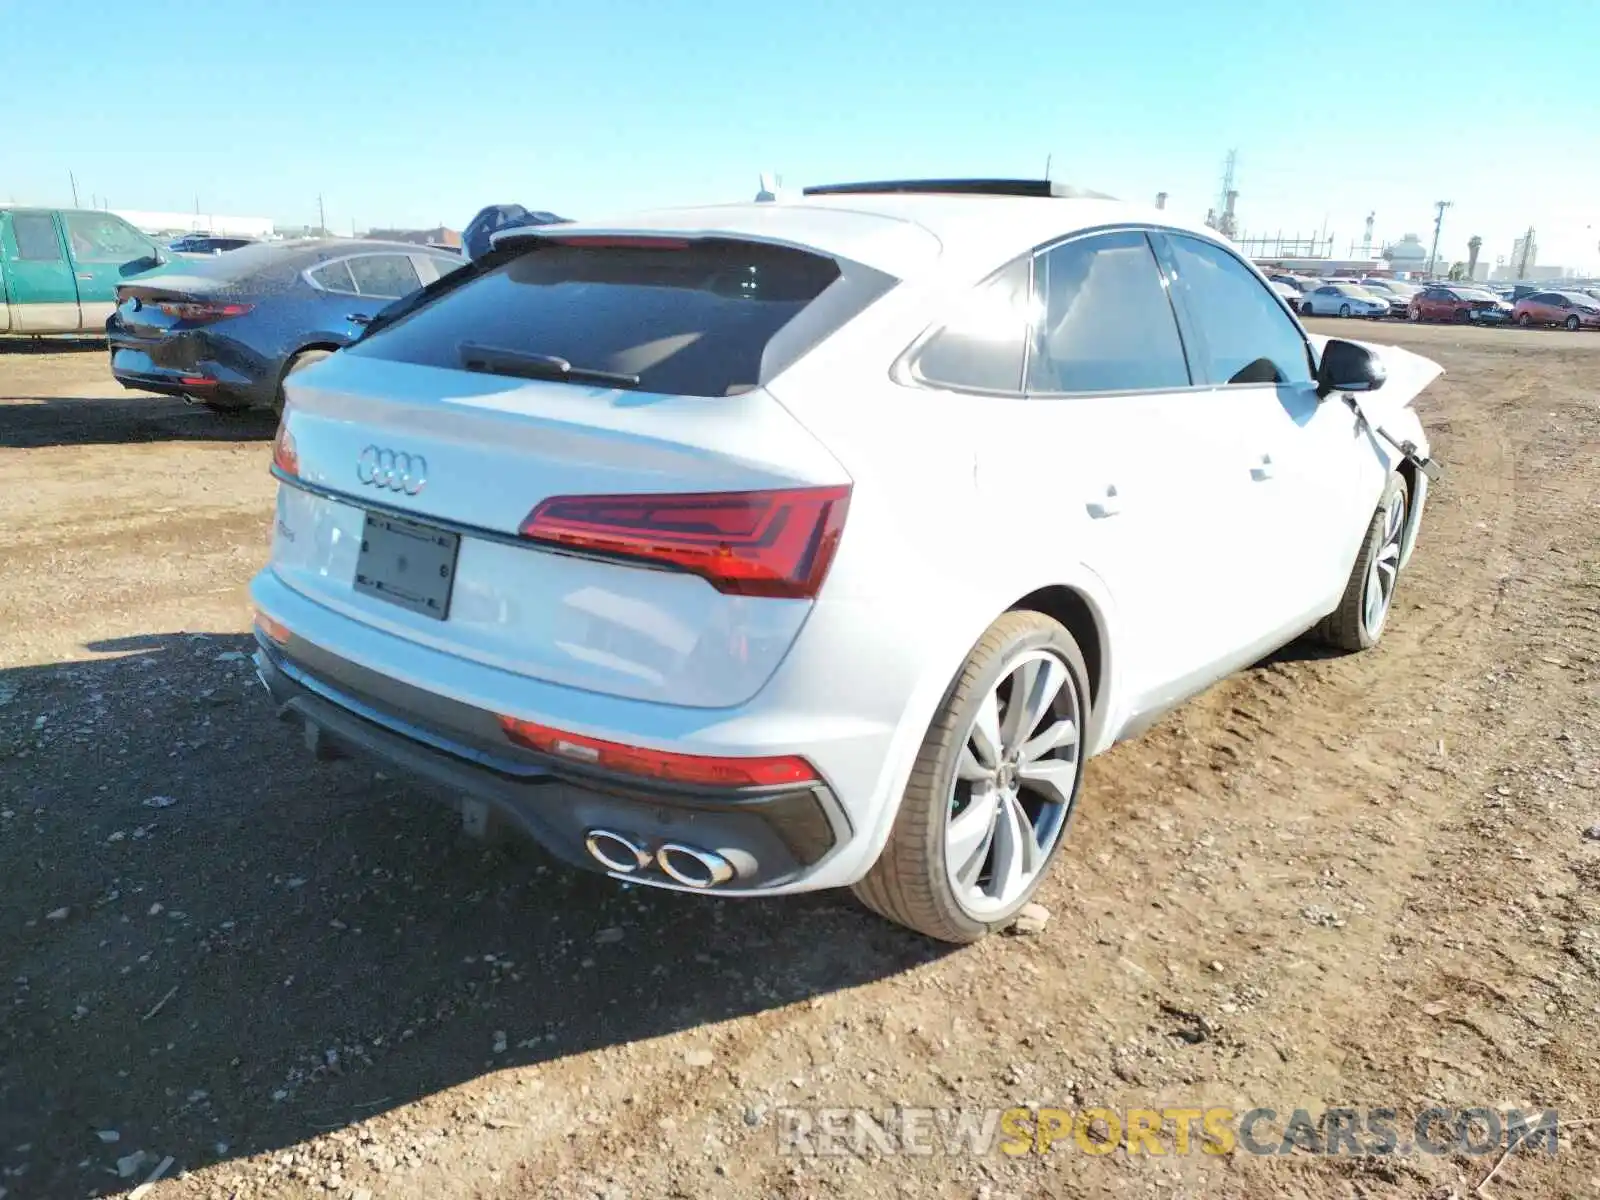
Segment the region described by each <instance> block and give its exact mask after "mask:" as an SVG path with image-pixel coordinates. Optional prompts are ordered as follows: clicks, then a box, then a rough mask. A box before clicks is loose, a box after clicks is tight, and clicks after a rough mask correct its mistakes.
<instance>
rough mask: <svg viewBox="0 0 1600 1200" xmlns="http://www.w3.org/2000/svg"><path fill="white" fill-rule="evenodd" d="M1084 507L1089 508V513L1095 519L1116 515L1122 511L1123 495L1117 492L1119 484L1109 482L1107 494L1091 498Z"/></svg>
mask: <svg viewBox="0 0 1600 1200" xmlns="http://www.w3.org/2000/svg"><path fill="white" fill-rule="evenodd" d="M1084 507H1086V508H1087V509H1088V510H1089V515H1090V516H1091V517H1093V518H1094V519H1095V520H1097V521H1098V520H1100V519H1101V518H1103V517H1114V516H1116V515H1117V514H1118V513H1119V512H1121V511H1122V497H1121V496H1120V495H1118V494H1117V485H1116V484H1114V483H1113V484H1108V485H1107V487H1106V491H1105V495H1103V496H1098V497H1096V498H1095V499H1093V500H1090V501H1089V502H1088V503H1087V504H1086V505H1085V506H1084Z"/></svg>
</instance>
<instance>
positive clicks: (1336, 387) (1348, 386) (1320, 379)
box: [1317, 338, 1389, 396]
mask: <svg viewBox="0 0 1600 1200" xmlns="http://www.w3.org/2000/svg"><path fill="white" fill-rule="evenodd" d="M1388 377H1389V372H1388V371H1386V370H1385V369H1384V366H1383V360H1382V359H1380V358H1379V357H1378V356H1377V355H1376V354H1374V353H1373V352H1372V351H1371V350H1368V349H1367V348H1366V347H1365V346H1358V345H1356V344H1355V343H1354V342H1346V341H1341V340H1339V339H1338V338H1333V339H1331V340H1330V341H1329V342H1328V344H1327V345H1326V346H1325V347H1323V350H1322V361H1321V362H1320V363H1318V364H1317V395H1319V396H1326V395H1327V394H1328V393H1329V392H1375V391H1377V390H1378V389H1379V388H1381V387H1382V386H1383V383H1384V380H1386V379H1387V378H1388Z"/></svg>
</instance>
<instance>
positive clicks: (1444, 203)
mask: <svg viewBox="0 0 1600 1200" xmlns="http://www.w3.org/2000/svg"><path fill="white" fill-rule="evenodd" d="M1454 203H1455V201H1454V200H1438V201H1435V202H1434V205H1433V207H1434V209H1435V210H1436V211H1437V213H1438V216H1436V217H1434V219H1433V249H1432V250H1430V251H1429V252H1428V274H1429V275H1432V274H1434V267H1435V265H1436V264H1437V262H1438V259H1439V231H1440V230H1442V229H1443V228H1444V213H1445V209H1447V208H1449V207H1451V206H1452V205H1453V204H1454Z"/></svg>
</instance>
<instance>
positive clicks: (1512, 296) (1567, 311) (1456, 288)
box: [1269, 272, 1600, 330]
mask: <svg viewBox="0 0 1600 1200" xmlns="http://www.w3.org/2000/svg"><path fill="white" fill-rule="evenodd" d="M1269 278H1270V279H1271V280H1272V283H1273V286H1274V288H1275V289H1276V290H1277V291H1278V293H1279V294H1280V295H1281V296H1283V298H1284V300H1285V302H1286V303H1288V304H1289V305H1290V307H1291V308H1293V309H1294V310H1295V311H1296V312H1298V313H1300V314H1302V315H1303V316H1321V317H1367V318H1373V319H1376V318H1380V317H1393V318H1397V319H1402V320H1411V321H1449V322H1456V323H1461V324H1473V325H1509V324H1513V323H1515V324H1516V325H1519V326H1521V327H1523V328H1529V327H1531V326H1549V327H1552V328H1563V329H1570V330H1579V329H1600V288H1590V287H1573V288H1564V289H1540V288H1533V287H1528V286H1525V285H1523V286H1518V287H1516V288H1514V289H1513V288H1506V289H1497V290H1493V291H1492V290H1490V289H1489V288H1487V287H1481V286H1478V285H1476V284H1462V283H1428V284H1421V285H1418V284H1409V283H1406V282H1404V281H1402V280H1396V279H1378V278H1364V279H1357V278H1323V279H1313V278H1308V277H1306V276H1302V275H1292V274H1288V273H1285V272H1279V273H1277V274H1273V275H1271V276H1269Z"/></svg>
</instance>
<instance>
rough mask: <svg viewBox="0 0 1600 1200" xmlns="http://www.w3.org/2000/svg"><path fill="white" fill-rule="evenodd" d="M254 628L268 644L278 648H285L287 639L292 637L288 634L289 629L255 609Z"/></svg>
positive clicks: (287, 642)
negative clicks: (270, 643)
mask: <svg viewBox="0 0 1600 1200" xmlns="http://www.w3.org/2000/svg"><path fill="white" fill-rule="evenodd" d="M255 624H256V628H257V629H259V630H260V631H261V632H262V634H263V635H264V636H265V637H266V639H267V640H268V641H269V642H272V643H273V644H274V645H278V646H287V645H288V644H289V639H290V638H291V637H292V636H294V635H293V634H291V633H290V632H289V627H288V626H287V625H285V624H283V623H282V622H281V621H274V620H273V619H272V618H271V617H269V616H267V614H266V613H264V612H262V611H261V610H260V609H259V608H258V609H256V621H255Z"/></svg>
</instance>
